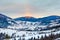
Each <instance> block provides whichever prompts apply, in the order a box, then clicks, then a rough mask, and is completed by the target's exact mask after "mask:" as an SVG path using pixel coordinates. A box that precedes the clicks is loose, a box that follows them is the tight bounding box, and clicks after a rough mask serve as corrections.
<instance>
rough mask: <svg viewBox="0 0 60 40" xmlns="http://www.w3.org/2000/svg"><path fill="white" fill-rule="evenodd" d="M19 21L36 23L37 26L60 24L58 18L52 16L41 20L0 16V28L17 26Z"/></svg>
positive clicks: (59, 18)
mask: <svg viewBox="0 0 60 40" xmlns="http://www.w3.org/2000/svg"><path fill="white" fill-rule="evenodd" d="M19 21H22V22H23V21H25V22H31V23H33V22H38V24H39V25H49V24H51V23H56V24H59V23H60V16H56V15H52V16H47V17H43V18H34V17H19V18H15V19H13V18H10V17H8V16H6V15H3V14H0V27H2V28H3V27H8V26H14V25H17V24H18V23H17V22H19Z"/></svg>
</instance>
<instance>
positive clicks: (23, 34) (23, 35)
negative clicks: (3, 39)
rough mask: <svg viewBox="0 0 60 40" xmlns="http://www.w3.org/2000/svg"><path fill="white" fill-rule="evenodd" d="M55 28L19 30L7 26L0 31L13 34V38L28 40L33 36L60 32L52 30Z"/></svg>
mask: <svg viewBox="0 0 60 40" xmlns="http://www.w3.org/2000/svg"><path fill="white" fill-rule="evenodd" d="M52 31H54V29H53V30H47V31H18V30H13V29H6V28H0V33H6V34H8V35H9V36H12V37H13V38H12V39H11V40H14V39H16V40H18V39H21V40H22V39H25V40H28V39H30V38H31V37H35V38H37V37H38V36H39V37H40V38H41V36H43V37H44V36H45V35H47V36H49V35H50V34H51V33H53V34H59V33H60V31H56V32H52Z"/></svg>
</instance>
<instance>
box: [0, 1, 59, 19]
mask: <svg viewBox="0 0 60 40" xmlns="http://www.w3.org/2000/svg"><path fill="white" fill-rule="evenodd" d="M26 9H28V11H29V12H30V14H31V15H32V16H33V17H44V16H49V15H60V0H0V13H2V14H5V15H7V16H10V17H12V18H16V17H21V16H25V13H26V12H27V11H26Z"/></svg>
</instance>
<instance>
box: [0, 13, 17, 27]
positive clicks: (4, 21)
mask: <svg viewBox="0 0 60 40" xmlns="http://www.w3.org/2000/svg"><path fill="white" fill-rule="evenodd" d="M14 24H16V22H15V21H14V20H13V19H12V18H10V17H8V16H5V15H3V14H0V28H6V27H8V26H9V25H14Z"/></svg>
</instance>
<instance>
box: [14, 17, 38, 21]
mask: <svg viewBox="0 0 60 40" xmlns="http://www.w3.org/2000/svg"><path fill="white" fill-rule="evenodd" d="M14 20H15V21H29V22H36V21H37V18H34V17H19V18H16V19H14Z"/></svg>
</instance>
